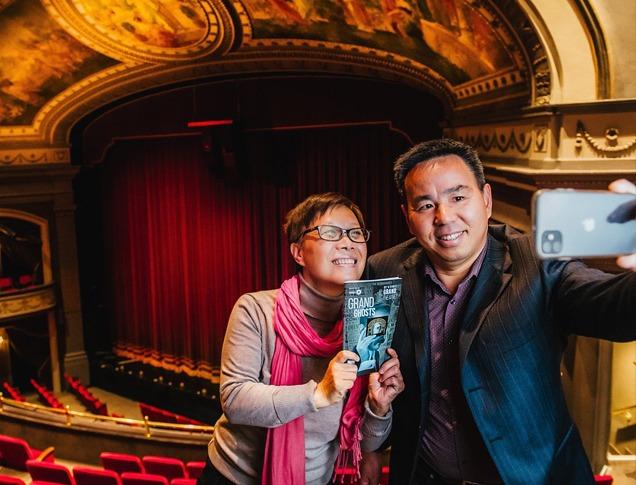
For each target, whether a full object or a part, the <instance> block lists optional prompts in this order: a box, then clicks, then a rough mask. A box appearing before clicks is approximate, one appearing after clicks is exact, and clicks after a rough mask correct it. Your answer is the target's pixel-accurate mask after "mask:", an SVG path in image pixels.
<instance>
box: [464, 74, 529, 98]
mask: <svg viewBox="0 0 636 485" xmlns="http://www.w3.org/2000/svg"><path fill="white" fill-rule="evenodd" d="M526 83H527V80H526V79H525V74H524V71H522V70H520V69H514V68H511V69H509V70H507V71H501V72H497V73H495V74H493V75H491V76H486V77H481V78H479V79H475V80H473V81H469V82H467V83H464V84H460V85H458V86H455V88H454V89H453V91H454V92H455V94H456V95H457V98H458V99H460V100H464V99H466V98H469V97H473V96H482V95H484V94H487V93H490V92H494V91H497V90H500V89H503V88H509V87H512V86H516V85H524V84H526Z"/></svg>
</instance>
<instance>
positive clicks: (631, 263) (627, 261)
mask: <svg viewBox="0 0 636 485" xmlns="http://www.w3.org/2000/svg"><path fill="white" fill-rule="evenodd" d="M609 189H610V190H611V191H612V192H618V193H623V194H636V185H634V184H633V183H631V182H630V181H629V180H627V179H618V180H614V181H613V182H612V183H611V184H610V185H609ZM616 264H617V265H618V266H620V267H621V268H625V269H631V270H632V271H636V253H634V254H627V255H625V256H620V257H619V258H618V259H617V260H616Z"/></svg>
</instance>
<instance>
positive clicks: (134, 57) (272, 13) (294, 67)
mask: <svg viewBox="0 0 636 485" xmlns="http://www.w3.org/2000/svg"><path fill="white" fill-rule="evenodd" d="M524 15H525V14H524V13H523V12H522V11H521V9H520V8H519V6H518V5H517V3H516V0H479V1H476V0H0V163H3V164H9V163H18V162H14V161H15V160H25V159H26V158H25V156H23V154H22V153H21V152H20V151H19V149H16V148H15V147H20V146H22V145H21V144H24V146H29V147H31V148H33V147H37V148H38V149H40V148H42V149H43V150H48V149H50V148H51V147H52V148H54V149H56V150H57V149H58V148H59V147H64V146H67V144H68V141H67V140H68V136H69V133H70V130H71V129H72V126H73V125H74V124H75V123H76V122H77V121H78V120H79V119H81V118H82V117H84V116H86V115H88V114H89V113H91V112H93V111H94V110H96V109H99V108H101V107H103V106H104V105H107V104H110V103H112V102H116V101H117V100H118V99H122V98H126V97H129V96H134V95H135V94H136V93H140V92H143V91H144V90H146V89H155V88H157V87H159V86H170V85H172V84H174V83H179V82H183V81H184V80H187V81H193V80H196V79H209V78H210V77H214V76H233V75H235V76H240V75H242V73H249V74H250V75H254V74H257V73H260V72H269V71H273V72H297V71H298V70H300V71H311V72H330V73H335V75H340V74H343V75H351V74H352V73H355V75H361V76H365V77H373V78H376V77H378V78H382V79H387V80H390V81H391V82H397V83H400V82H404V83H407V84H411V85H416V86H418V87H421V88H422V89H425V90H428V91H429V92H432V93H434V94H435V95H436V96H438V97H439V98H440V99H441V100H442V101H443V102H444V103H445V105H446V106H447V107H449V112H450V111H452V110H453V109H471V107H475V106H481V105H482V104H483V103H486V104H488V103H491V102H494V101H497V100H499V101H501V100H511V101H512V102H514V103H518V104H523V103H525V104H531V103H544V102H547V100H548V99H549V89H550V72H549V67H548V66H547V62H546V61H545V58H546V57H545V51H544V50H543V47H542V45H541V42H540V40H539V39H538V37H537V35H536V32H535V31H534V30H533V28H531V26H530V24H529V23H528V21H527V18H526V17H525V16H524ZM533 77H534V80H535V81H536V82H534V83H533V82H532V79H533ZM537 80H539V81H541V82H539V81H537ZM533 90H534V91H533ZM5 142H8V144H5ZM9 144H10V145H9ZM16 150H17V151H16ZM5 152H6V153H5ZM63 156H66V155H63ZM29 157H30V158H28V159H29V160H40V159H41V158H42V157H41V156H40V155H39V154H36V155H33V153H30V154H29ZM48 160H52V161H59V160H60V158H59V156H58V154H57V152H56V154H54V155H52V156H50V157H49V158H48ZM20 163H21V162H20ZM34 163H35V162H34Z"/></svg>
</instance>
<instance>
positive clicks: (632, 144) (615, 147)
mask: <svg viewBox="0 0 636 485" xmlns="http://www.w3.org/2000/svg"><path fill="white" fill-rule="evenodd" d="M619 134H620V132H619V130H618V128H608V129H607V130H605V145H602V144H601V143H600V142H598V141H597V140H595V139H594V138H592V135H590V134H589V133H588V132H587V130H586V129H585V126H584V125H583V122H582V121H577V123H576V140H575V142H574V147H575V149H576V151H577V152H580V151H581V149H582V148H583V140H585V141H586V142H587V143H588V145H589V146H590V147H592V149H593V150H595V151H596V152H598V153H601V154H603V155H607V156H615V157H616V156H621V155H628V154H629V153H630V152H632V151H634V149H636V136H635V137H633V138H632V139H631V140H630V141H628V142H626V143H623V144H620V145H619V144H618V137H619Z"/></svg>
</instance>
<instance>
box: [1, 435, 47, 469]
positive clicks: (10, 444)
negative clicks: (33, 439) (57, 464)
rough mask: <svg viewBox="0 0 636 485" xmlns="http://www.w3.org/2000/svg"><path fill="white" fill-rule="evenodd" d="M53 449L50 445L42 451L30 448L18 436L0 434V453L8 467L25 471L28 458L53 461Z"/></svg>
mask: <svg viewBox="0 0 636 485" xmlns="http://www.w3.org/2000/svg"><path fill="white" fill-rule="evenodd" d="M54 451H55V448H53V447H52V446H51V447H49V448H47V449H46V450H44V451H40V450H37V449H35V448H31V447H30V446H29V444H28V443H27V442H26V441H24V440H22V439H20V438H12V437H11V436H6V435H0V455H2V458H3V461H4V464H5V466H7V467H8V468H14V469H16V470H22V471H26V470H27V466H26V462H27V461H29V460H39V461H43V460H46V461H48V462H54V461H55V456H54V454H53V452H54Z"/></svg>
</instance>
